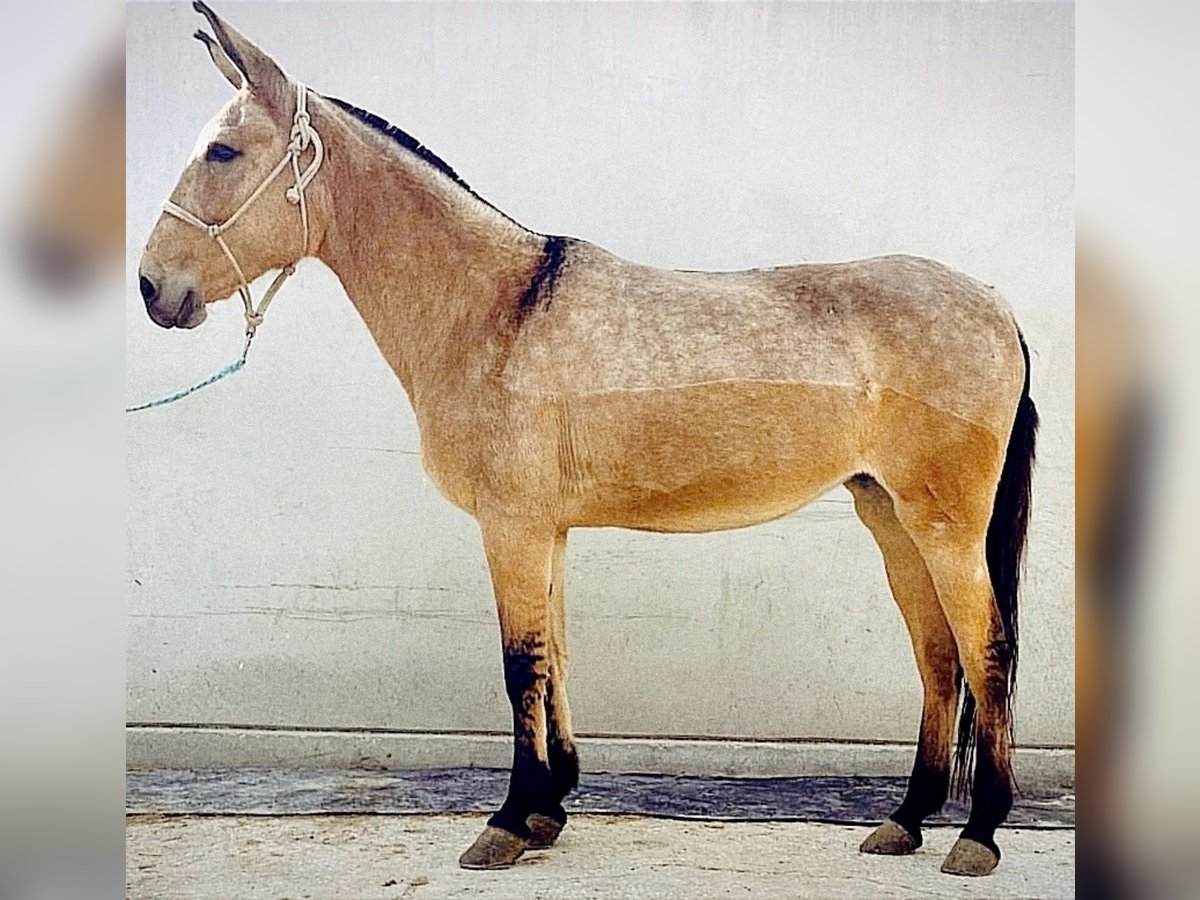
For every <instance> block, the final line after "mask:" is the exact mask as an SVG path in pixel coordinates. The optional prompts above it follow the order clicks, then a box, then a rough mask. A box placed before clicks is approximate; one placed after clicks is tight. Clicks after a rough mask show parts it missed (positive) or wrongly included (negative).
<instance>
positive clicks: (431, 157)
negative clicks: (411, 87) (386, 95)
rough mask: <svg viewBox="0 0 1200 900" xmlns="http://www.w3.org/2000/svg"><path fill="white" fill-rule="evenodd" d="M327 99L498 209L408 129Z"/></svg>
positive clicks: (476, 197) (348, 105)
mask: <svg viewBox="0 0 1200 900" xmlns="http://www.w3.org/2000/svg"><path fill="white" fill-rule="evenodd" d="M325 99H326V100H328V101H329V102H330V103H332V104H333V105H334V106H336V107H337V108H338V109H340V110H342V111H343V112H347V113H349V114H350V115H352V116H353V117H354V118H356V119H358V121H360V122H362V123H363V124H364V125H366V126H368V127H369V128H373V129H374V130H375V131H378V132H379V133H380V134H382V135H383V136H384V137H387V138H391V139H392V140H393V141H395V142H396V143H397V144H399V145H400V146H401V147H403V148H404V149H405V150H408V151H410V152H411V153H415V154H416V155H417V156H419V157H420V158H421V159H422V160H424V161H425V162H427V163H429V165H431V166H433V167H434V168H435V169H437V170H438V171H439V172H441V173H442V174H443V175H445V176H447V177H448V178H450V180H451V181H453V182H454V183H455V184H457V185H458V186H459V187H460V188H462V189H463V190H464V191H466V192H467V193H468V194H470V195H471V196H472V197H474V198H475V199H476V200H478V201H479V202H480V203H484V204H486V205H487V206H491V207H492V209H496V207H494V206H492V204H490V203H488V202H487V201H486V200H484V199H483V198H482V197H480V196H479V195H478V194H477V193H475V191H474V190H472V189H471V186H470V185H469V184H467V183H466V182H465V181H463V180H462V178H461V177H459V174H458V173H457V172H455V171H454V170H453V169H452V168H450V164H449V163H447V162H446V161H445V160H444V159H442V158H441V157H440V156H438V155H437V154H436V153H434V152H433V151H432V150H430V149H429V148H428V147H426V146H425V145H424V144H422V143H421V142H420V141H418V140H417V139H416V138H415V137H413V136H412V135H411V134H409V133H408V132H407V131H405V130H403V129H402V128H397V127H396V126H395V125H393V124H392V123H391V122H389V121H387V119H383V118H380V117H379V116H377V115H375V114H374V113H369V112H367V111H366V110H365V109H359V108H358V107H357V106H353V105H351V104H349V103H347V102H346V101H345V100H339V99H338V98H337V97H330V96H327V95H325ZM496 212H498V213H500V215H502V216H504V218H506V219H508V220H509V221H513V219H512V217H511V216H509V215H508V214H506V213H505V212H504V211H503V210H499V209H496Z"/></svg>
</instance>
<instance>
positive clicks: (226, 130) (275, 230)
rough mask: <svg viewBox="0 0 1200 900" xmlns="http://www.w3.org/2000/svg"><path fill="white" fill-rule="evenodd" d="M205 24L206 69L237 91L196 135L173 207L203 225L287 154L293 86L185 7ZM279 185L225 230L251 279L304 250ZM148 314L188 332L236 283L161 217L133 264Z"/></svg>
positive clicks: (235, 203)
mask: <svg viewBox="0 0 1200 900" xmlns="http://www.w3.org/2000/svg"><path fill="white" fill-rule="evenodd" d="M193 6H194V7H195V9H196V10H197V11H198V12H200V13H203V14H204V16H205V17H206V18H207V19H208V21H209V23H210V24H211V26H212V30H213V34H212V35H209V34H207V33H205V32H204V31H197V32H196V38H197V39H199V40H200V41H201V42H203V43H204V45H205V46H206V47H207V48H208V52H209V55H210V56H211V57H212V61H213V63H214V64H215V65H216V67H217V69H218V70H219V71H220V72H221V74H222V75H224V76H225V78H226V79H227V80H228V81H229V83H230V84H232V85H233V86H234V88H235V89H236V90H237V93H236V94H235V95H234V97H233V99H232V100H230V101H229V102H228V103H227V104H225V106H224V108H222V109H221V110H220V111H219V112H218V113H217V114H216V116H214V117H213V118H212V119H211V120H210V121H209V123H208V124H207V125H206V126H205V127H204V129H203V131H201V132H200V136H199V138H198V139H197V141H196V145H195V148H194V149H193V151H192V155H191V158H190V159H189V160H188V162H187V165H186V166H185V167H184V169H183V173H182V174H181V175H180V176H179V182H178V184H176V186H175V190H174V191H173V192H172V194H171V201H172V202H173V203H175V204H176V205H178V206H179V207H181V208H182V209H184V210H187V211H188V212H189V213H191V214H192V215H194V216H196V217H197V218H198V219H201V220H203V221H204V222H207V223H212V224H220V223H223V222H225V220H226V219H228V218H229V217H230V216H231V215H232V214H233V213H235V212H236V211H237V210H238V208H239V207H241V206H242V204H243V203H244V202H245V201H246V200H247V198H249V197H250V196H251V194H253V193H254V191H255V190H256V189H257V188H258V187H259V185H261V184H262V183H263V181H264V180H265V179H266V178H267V177H268V176H269V175H270V174H271V172H272V170H273V169H274V168H275V166H276V165H277V164H278V163H279V161H280V160H281V159H283V158H284V156H285V154H286V153H287V148H288V142H289V140H290V132H291V127H292V117H293V115H294V113H295V110H296V88H295V84H294V83H293V82H291V81H289V79H288V77H287V75H285V74H284V72H283V70H282V69H281V68H280V67H279V66H278V65H277V64H276V63H275V61H274V60H273V59H271V57H269V56H268V55H267V54H266V53H264V52H263V51H262V50H260V49H259V48H258V47H257V46H255V45H254V44H253V43H252V42H250V41H249V40H247V39H246V38H245V37H244V36H243V35H241V34H240V33H239V32H238V31H236V30H235V29H234V28H232V27H231V26H230V25H228V24H227V23H226V22H224V21H223V20H222V19H221V18H220V17H218V16H217V15H216V13H214V12H213V11H212V10H211V9H209V8H208V6H207V5H205V4H204V3H201V2H196V3H194V4H193ZM290 183H291V180H290V179H289V178H287V177H286V173H285V175H284V176H283V177H281V178H279V179H277V180H276V181H274V182H273V183H272V184H270V185H269V186H268V187H267V189H266V190H265V191H264V192H263V193H262V194H261V195H260V196H259V197H258V198H257V199H256V200H254V202H253V203H251V204H250V205H249V206H248V207H246V209H245V210H244V211H243V212H242V213H241V215H239V216H238V218H237V219H236V221H235V222H234V223H233V224H232V225H230V226H229V228H228V229H227V230H226V231H224V233H223V235H222V236H223V238H224V240H225V241H226V242H227V244H228V246H229V248H230V250H231V252H232V253H233V254H234V256H235V258H236V259H237V262H238V265H239V266H241V269H242V272H243V274H244V275H245V277H246V281H247V282H250V281H253V280H254V279H255V278H257V277H258V276H259V275H261V274H263V273H264V272H267V271H269V270H271V269H277V268H282V267H283V266H285V265H287V264H289V263H293V262H295V261H296V260H297V259H298V258H299V256H300V255H301V252H302V248H303V246H304V233H303V228H302V226H301V223H300V217H299V215H298V213H297V209H296V206H295V205H293V204H292V203H289V202H288V201H287V199H286V196H285V192H286V190H287V188H288V186H289V184H290ZM138 276H139V278H138V282H139V288H140V291H141V295H142V299H143V300H144V301H145V303H146V312H147V313H148V314H149V316H150V318H151V319H152V320H153V321H154V322H155V323H156V324H158V325H161V326H162V327H163V328H174V327H176V326H179V327H181V328H194V327H196V326H197V325H199V324H200V323H201V322H203V321H204V319H205V304H206V303H209V302H212V301H214V300H222V299H225V298H226V297H229V296H230V295H231V294H233V293H234V292H235V291H236V290H237V289H238V287H239V286H240V283H241V282H240V280H239V279H238V275H237V272H236V270H235V269H234V267H233V265H232V263H231V262H230V261H229V259H228V258H227V257H226V255H225V253H224V251H223V250H222V249H221V247H220V245H219V244H218V242H217V241H216V240H214V239H213V238H212V237H211V236H210V235H209V234H207V233H206V232H205V231H204V230H203V229H201V228H198V227H196V226H195V225H193V224H190V223H188V222H185V221H182V220H181V219H179V218H176V217H175V216H173V215H169V214H163V215H162V216H161V217H160V218H159V220H158V223H157V224H156V225H155V227H154V231H153V232H152V233H151V235H150V238H149V240H148V241H147V243H146V249H145V251H144V252H143V254H142V260H141V264H140V266H139V267H138Z"/></svg>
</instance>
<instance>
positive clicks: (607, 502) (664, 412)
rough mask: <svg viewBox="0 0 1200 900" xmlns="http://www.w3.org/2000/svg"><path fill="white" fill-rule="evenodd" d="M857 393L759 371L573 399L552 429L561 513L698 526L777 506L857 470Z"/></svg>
mask: <svg viewBox="0 0 1200 900" xmlns="http://www.w3.org/2000/svg"><path fill="white" fill-rule="evenodd" d="M867 402H868V401H867V400H866V398H865V397H864V395H863V394H862V393H861V392H860V391H857V390H855V389H852V388H846V387H835V386H829V385H809V384H784V383H764V382H731V383H722V384H711V385H697V386H694V387H688V388H673V389H671V390H669V391H639V392H634V393H611V394H604V395H597V396H591V397H586V398H576V399H573V400H572V401H571V404H570V410H571V414H570V418H569V421H570V427H569V429H568V433H567V434H565V435H560V439H559V455H560V459H564V458H565V460H564V461H565V462H566V464H565V465H564V464H561V463H560V466H559V471H560V485H561V487H560V498H561V501H562V503H563V506H564V509H565V510H566V512H567V518H568V520H569V521H568V523H567V524H570V525H585V526H586V525H612V526H621V527H626V528H635V529H643V530H651V531H688V532H696V531H716V530H723V529H728V528H740V527H744V526H748V525H754V524H757V523H760V522H765V521H769V520H771V519H775V518H778V517H780V516H783V515H786V514H787V513H790V512H792V511H793V510H796V509H798V508H799V507H801V506H803V505H804V504H806V503H808V502H810V501H812V500H814V499H816V498H817V497H818V496H820V495H821V494H823V493H824V492H825V491H827V490H829V489H830V488H831V487H833V486H835V485H837V484H840V483H841V482H843V481H845V480H846V478H848V477H849V476H851V475H853V474H855V473H856V472H857V471H858V469H859V467H860V464H861V459H862V442H863V437H864V435H865V430H864V428H863V424H864V420H865V418H866V416H867V410H866V409H865V408H864V404H865V403H867Z"/></svg>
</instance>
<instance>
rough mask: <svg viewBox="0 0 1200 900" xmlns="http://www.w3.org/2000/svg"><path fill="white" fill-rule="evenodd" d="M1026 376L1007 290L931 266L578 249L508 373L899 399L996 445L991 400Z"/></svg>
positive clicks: (573, 393)
mask: <svg viewBox="0 0 1200 900" xmlns="http://www.w3.org/2000/svg"><path fill="white" fill-rule="evenodd" d="M1021 369H1022V366H1021V365H1020V348H1019V344H1018V340H1017V329H1016V326H1015V324H1014V322H1013V318H1012V314H1011V312H1010V311H1009V309H1008V307H1007V305H1006V304H1005V303H1004V301H1003V300H1002V299H1001V298H1000V297H999V295H998V294H997V293H996V292H995V291H994V290H992V289H990V288H989V287H987V286H985V285H983V284H981V283H980V282H978V281H976V280H975V279H973V278H970V277H968V276H966V275H963V274H961V273H959V272H956V271H954V270H953V269H950V268H948V267H947V266H944V265H942V264H940V263H936V262H933V261H930V260H926V259H920V258H917V257H911V256H885V257H876V258H872V259H865V260H858V261H854V262H846V263H830V264H809V265H799V266H790V267H784V268H777V269H767V270H757V269H756V270H749V271H743V272H716V273H709V272H684V271H671V270H663V269H655V268H651V267H648V266H640V265H636V264H633V263H629V262H626V261H624V260H621V259H619V258H618V257H616V256H613V255H612V254H610V253H607V252H606V251H604V250H602V249H600V248H598V247H595V246H594V245H590V244H586V243H583V242H572V243H571V244H570V245H569V248H568V251H567V253H566V254H565V256H564V259H563V261H562V264H561V270H560V271H559V272H558V273H557V275H556V279H555V282H554V286H553V291H552V293H551V294H550V295H549V296H547V297H546V298H544V299H543V303H542V306H541V307H540V308H535V309H533V310H531V311H530V313H529V314H528V316H527V317H526V319H525V320H524V322H523V324H522V326H521V329H520V333H519V334H518V336H517V339H516V342H515V344H514V346H513V350H512V353H511V356H510V358H509V360H508V363H507V367H506V370H505V377H506V380H507V381H508V383H509V385H510V387H511V388H512V389H513V390H514V391H517V392H519V393H523V394H537V395H547V394H549V395H555V396H569V397H575V398H584V397H588V396H592V395H602V394H609V393H615V392H640V391H663V390H675V389H682V388H690V387H696V386H700V385H706V384H719V383H723V382H734V383H736V382H761V383H767V384H770V383H779V384H797V385H803V384H809V385H814V386H828V387H832V388H843V389H845V390H847V391H849V392H852V393H856V394H861V395H871V394H874V393H877V392H878V391H881V390H891V391H895V392H897V393H900V394H903V395H905V396H907V397H910V398H914V399H916V400H919V401H920V402H922V403H925V404H928V405H929V406H931V407H934V408H936V409H938V410H942V411H944V412H946V413H948V414H951V415H953V416H956V417H959V418H963V419H966V420H969V421H971V422H973V423H975V424H977V425H979V426H981V427H984V428H987V429H988V430H991V431H993V432H994V433H996V434H997V435H1000V436H1002V437H1003V436H1004V435H1005V434H1006V429H1007V427H1008V421H1006V418H1007V417H1008V413H1006V412H1004V411H1003V410H998V409H997V405H998V404H997V402H996V396H995V395H996V393H999V394H1000V395H1007V394H1012V397H1013V402H1014V403H1015V398H1016V396H1017V394H1019V393H1020V387H1021V380H1020V373H1021ZM999 406H1001V407H1002V406H1003V404H999Z"/></svg>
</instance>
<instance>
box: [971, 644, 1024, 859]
mask: <svg viewBox="0 0 1200 900" xmlns="http://www.w3.org/2000/svg"><path fill="white" fill-rule="evenodd" d="M990 651H991V652H989V653H988V654H987V659H988V661H989V664H988V666H987V679H986V690H985V692H984V698H985V699H984V702H983V703H982V704H980V707H979V710H978V712H977V715H978V720H977V723H976V729H975V745H976V746H975V777H974V781H973V783H972V786H971V814H970V816H969V817H968V818H967V825H966V827H965V828H964V829H963V831H962V837H964V838H967V839H969V840H973V841H977V842H979V843H980V844H983V845H984V846H985V847H987V848H988V849H989V850H991V851H992V852H993V853H995V854H996V855H997V856H999V855H1000V849H999V847H997V846H996V841H995V834H996V829H997V828H999V827H1000V825H1001V824H1002V823H1003V822H1004V820H1005V819H1006V818H1007V817H1008V812H1009V810H1010V809H1012V801H1013V791H1012V767H1011V759H1010V757H1011V745H1010V742H1009V729H1008V667H1007V653H1006V652H1005V651H1006V648H1005V647H1004V645H1003V641H993V642H992V645H991V648H990Z"/></svg>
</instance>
